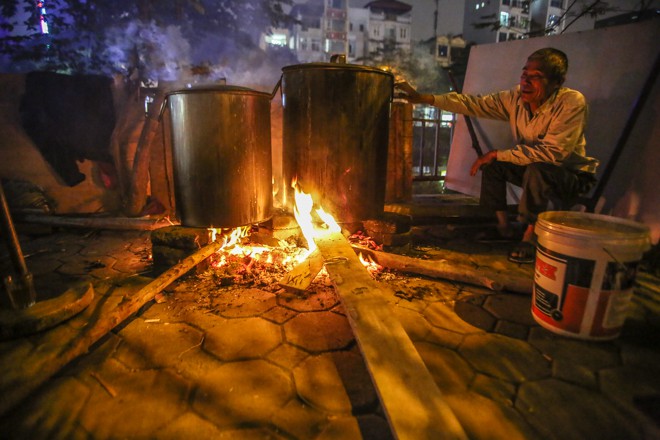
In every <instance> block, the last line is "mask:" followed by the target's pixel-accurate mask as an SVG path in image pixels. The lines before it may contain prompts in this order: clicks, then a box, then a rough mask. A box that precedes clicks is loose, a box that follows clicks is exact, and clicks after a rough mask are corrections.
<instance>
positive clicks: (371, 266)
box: [358, 252, 383, 277]
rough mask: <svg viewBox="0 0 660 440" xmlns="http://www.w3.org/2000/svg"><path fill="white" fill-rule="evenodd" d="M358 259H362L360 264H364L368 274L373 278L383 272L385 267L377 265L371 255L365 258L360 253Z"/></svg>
mask: <svg viewBox="0 0 660 440" xmlns="http://www.w3.org/2000/svg"><path fill="white" fill-rule="evenodd" d="M358 258H359V259H360V263H362V265H363V266H364V267H365V268H366V269H367V272H369V274H371V276H372V277H375V275H376V274H377V273H378V272H381V271H382V270H383V266H381V265H380V264H378V263H376V262H375V261H374V260H373V258H371V255H367V256H366V257H365V256H364V255H362V252H360V253H359V254H358Z"/></svg>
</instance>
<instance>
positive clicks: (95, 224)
mask: <svg viewBox="0 0 660 440" xmlns="http://www.w3.org/2000/svg"><path fill="white" fill-rule="evenodd" d="M17 218H18V220H19V222H26V223H36V224H40V225H48V226H62V227H72V228H89V229H110V230H118V231H153V230H154V229H159V228H163V227H165V226H173V225H174V224H175V223H172V222H171V221H169V220H168V219H153V218H128V217H74V216H65V215H51V214H26V215H21V214H20V213H19V214H18V215H17Z"/></svg>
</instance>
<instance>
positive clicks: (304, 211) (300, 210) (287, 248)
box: [209, 180, 383, 291]
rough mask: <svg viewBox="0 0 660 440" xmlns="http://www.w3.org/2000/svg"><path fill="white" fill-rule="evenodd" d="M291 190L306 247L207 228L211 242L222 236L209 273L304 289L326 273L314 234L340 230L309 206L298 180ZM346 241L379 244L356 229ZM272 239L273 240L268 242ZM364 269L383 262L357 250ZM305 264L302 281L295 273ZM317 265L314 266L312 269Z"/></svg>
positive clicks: (374, 270)
mask: <svg viewBox="0 0 660 440" xmlns="http://www.w3.org/2000/svg"><path fill="white" fill-rule="evenodd" d="M291 186H292V187H293V188H294V190H295V206H294V208H293V213H294V216H295V218H296V221H297V223H298V225H299V227H300V229H301V232H302V235H303V237H304V238H305V240H306V244H307V247H301V246H298V244H297V243H295V242H291V241H287V240H277V245H276V246H274V245H269V244H262V243H257V242H255V241H254V240H252V239H251V234H250V233H251V228H250V227H248V226H246V227H240V228H235V229H233V230H228V231H224V232H223V231H222V230H218V229H215V228H209V231H210V234H211V236H210V239H211V241H216V240H217V239H218V237H217V235H218V234H219V233H221V234H223V237H222V238H221V239H222V240H223V241H224V244H223V245H222V247H221V249H220V250H219V251H218V252H217V253H216V254H215V255H213V256H212V257H211V259H210V265H209V269H210V276H211V277H212V278H213V279H214V281H215V282H216V283H217V284H219V285H220V286H230V285H240V286H246V285H247V286H254V287H259V288H263V289H265V290H271V291H272V290H278V289H280V288H281V287H285V288H290V289H292V290H298V291H304V290H305V289H306V288H307V287H309V285H310V284H311V283H312V282H313V281H314V279H316V278H317V277H318V276H321V277H327V272H326V271H325V270H324V260H323V257H322V256H321V255H320V253H319V252H318V251H317V247H316V243H315V241H314V240H315V239H316V238H319V237H322V236H324V235H326V234H330V233H337V232H341V227H340V226H339V224H338V223H337V222H336V221H335V219H334V217H333V216H332V215H331V214H329V213H327V212H326V211H324V210H323V208H322V207H319V208H317V209H314V201H313V200H312V197H311V195H309V194H307V193H305V192H303V191H302V190H301V189H300V187H299V186H298V184H297V182H296V181H295V180H294V182H293V183H292V185H291ZM349 241H352V242H357V243H360V244H362V245H365V244H371V245H372V247H373V248H376V249H377V248H378V245H376V244H375V242H373V241H372V240H370V238H369V237H365V236H364V235H362V234H361V233H356V234H354V235H352V236H351V237H349ZM271 244H272V243H271ZM359 258H360V261H361V263H362V264H363V266H364V267H365V268H366V269H367V271H368V272H369V273H370V274H371V275H372V277H374V278H375V277H376V276H377V274H378V273H379V272H381V271H382V270H383V267H382V266H380V265H378V264H377V263H375V262H374V261H373V259H372V258H371V257H369V256H364V255H362V254H360V255H359ZM305 264H308V266H306V267H305V270H303V271H302V272H303V273H304V276H305V277H307V278H308V279H307V280H306V282H301V280H300V279H299V278H296V277H297V276H298V275H296V270H301V269H300V268H301V267H302V266H303V265H305ZM312 267H316V270H314V269H311V268H312Z"/></svg>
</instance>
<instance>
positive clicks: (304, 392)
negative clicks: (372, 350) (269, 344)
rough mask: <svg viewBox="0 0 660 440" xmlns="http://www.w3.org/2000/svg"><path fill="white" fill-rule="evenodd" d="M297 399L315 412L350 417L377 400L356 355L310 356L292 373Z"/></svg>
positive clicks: (331, 354)
mask: <svg viewBox="0 0 660 440" xmlns="http://www.w3.org/2000/svg"><path fill="white" fill-rule="evenodd" d="M293 378H294V381H295V384H296V389H297V391H298V395H299V396H300V397H301V398H302V399H303V400H304V401H306V402H308V403H310V404H311V405H312V406H314V407H316V408H320V409H323V410H326V411H330V412H332V413H343V414H350V413H351V412H359V411H360V410H361V409H364V408H366V407H368V406H370V405H373V404H374V403H375V402H376V401H377V399H378V396H377V394H376V390H375V388H374V387H373V384H372V382H371V379H370V376H369V373H368V372H367V369H366V367H365V365H364V362H363V360H362V357H361V356H360V355H359V354H357V353H356V352H334V353H325V354H322V355H320V356H310V357H309V358H307V359H305V360H304V361H303V362H302V363H300V364H299V365H298V366H297V367H296V368H294V370H293Z"/></svg>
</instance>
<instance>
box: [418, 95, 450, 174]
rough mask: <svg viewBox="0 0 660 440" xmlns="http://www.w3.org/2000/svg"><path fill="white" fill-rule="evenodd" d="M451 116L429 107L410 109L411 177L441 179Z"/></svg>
mask: <svg viewBox="0 0 660 440" xmlns="http://www.w3.org/2000/svg"><path fill="white" fill-rule="evenodd" d="M454 121H455V117H454V116H453V115H451V114H447V113H442V112H441V111H440V110H439V109H437V108H435V107H430V106H421V105H417V106H415V108H414V109H413V170H412V171H413V180H414V181H444V180H445V173H446V171H447V160H448V158H449V147H450V145H451V137H452V134H453V127H454Z"/></svg>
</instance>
